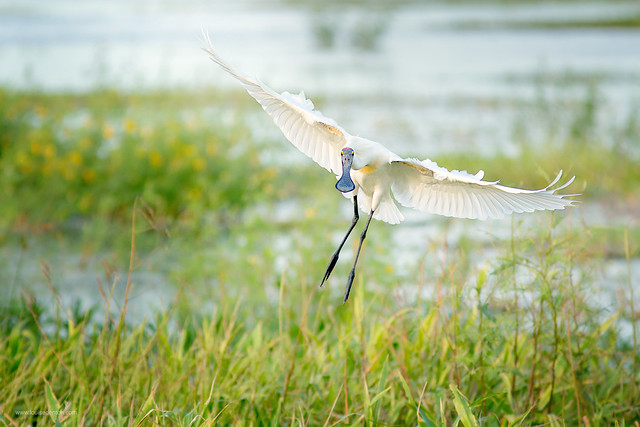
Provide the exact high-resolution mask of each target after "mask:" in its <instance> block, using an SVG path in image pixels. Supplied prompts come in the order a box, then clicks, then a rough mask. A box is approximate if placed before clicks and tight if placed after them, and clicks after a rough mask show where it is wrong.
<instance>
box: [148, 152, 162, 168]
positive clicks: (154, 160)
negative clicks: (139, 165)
mask: <svg viewBox="0 0 640 427" xmlns="http://www.w3.org/2000/svg"><path fill="white" fill-rule="evenodd" d="M149 163H150V164H151V166H153V167H154V168H159V167H160V166H162V165H163V163H164V160H162V155H161V154H160V153H158V152H157V151H154V152H153V153H151V155H150V156H149Z"/></svg>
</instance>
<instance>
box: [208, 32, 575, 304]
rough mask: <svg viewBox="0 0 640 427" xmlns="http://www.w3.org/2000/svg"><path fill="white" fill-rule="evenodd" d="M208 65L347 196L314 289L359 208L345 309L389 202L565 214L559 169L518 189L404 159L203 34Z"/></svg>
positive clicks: (393, 213)
mask: <svg viewBox="0 0 640 427" xmlns="http://www.w3.org/2000/svg"><path fill="white" fill-rule="evenodd" d="M204 39H205V43H206V45H207V46H206V47H204V48H203V50H204V51H205V52H207V53H208V54H209V57H210V59H211V60H212V61H213V62H215V63H216V64H218V65H220V67H222V69H224V70H225V71H226V72H228V73H229V74H231V75H232V76H233V77H235V78H236V79H238V81H239V82H240V84H241V85H242V86H244V88H245V89H246V90H247V91H248V92H249V95H251V96H252V97H253V98H255V99H256V101H258V102H259V103H260V105H262V108H263V109H264V110H265V111H266V112H267V114H269V115H270V116H271V117H272V118H273V121H274V122H275V124H276V125H278V127H279V128H280V130H282V133H283V134H284V135H285V137H286V138H287V139H288V140H289V141H290V142H291V143H292V144H293V145H294V146H296V148H298V149H299V150H300V151H302V152H303V153H304V154H306V155H307V156H309V157H311V158H312V159H313V160H314V161H315V162H316V163H318V164H319V165H320V166H322V167H323V168H325V169H327V170H328V171H330V172H333V173H334V174H336V176H337V177H338V182H337V183H336V188H337V189H338V190H339V191H341V192H342V193H343V194H344V195H345V197H350V198H353V220H352V222H351V226H350V227H349V230H348V231H347V234H346V235H345V236H344V238H343V239H342V242H341V243H340V245H339V246H338V249H337V250H336V251H335V252H334V254H333V255H332V257H331V260H330V261H329V264H328V266H327V269H326V271H325V274H324V277H323V278H322V282H321V283H320V286H322V285H323V284H324V282H325V281H326V280H327V279H328V278H329V275H330V274H331V272H332V271H333V268H334V267H335V265H336V262H337V261H338V257H339V255H340V251H341V250H342V247H343V246H344V244H345V242H346V241H347V238H348V237H349V235H350V234H351V231H352V230H353V228H354V227H355V225H356V223H357V222H358V219H359V215H358V207H359V208H360V209H362V210H363V211H364V212H366V213H368V214H369V219H368V220H367V224H366V225H365V227H364V230H363V231H362V234H361V236H360V243H359V245H358V250H357V252H356V256H355V259H354V262H353V267H352V268H351V272H350V273H349V277H348V280H347V287H346V291H345V294H344V302H345V303H346V301H347V299H348V298H349V293H350V292H351V286H352V284H353V280H354V278H355V270H356V264H357V262H358V257H359V256H360V250H361V248H362V243H363V242H364V239H365V237H366V234H367V230H368V229H369V224H370V223H371V218H375V219H377V220H380V221H384V222H387V223H389V224H398V223H400V222H402V220H403V219H404V217H403V216H402V213H401V212H400V210H399V209H398V206H397V205H396V203H395V202H394V198H395V200H396V201H398V202H399V203H400V204H401V205H403V206H406V207H410V208H414V209H418V210H420V211H423V212H427V213H433V214H438V215H444V216H449V217H456V218H471V219H482V220H485V219H497V218H502V217H504V216H505V215H508V214H511V213H513V212H517V213H522V212H533V211H536V210H555V209H564V208H565V207H567V206H571V205H572V204H573V201H572V200H568V199H566V198H565V197H568V196H575V194H569V195H566V194H565V195H562V194H555V193H556V191H558V190H561V189H563V188H565V187H567V186H568V185H569V184H571V183H572V182H573V180H574V178H575V177H573V178H571V179H570V180H569V181H568V182H567V183H565V184H564V185H562V186H560V187H558V188H555V189H553V190H552V189H551V187H552V186H553V185H555V184H556V183H557V182H558V180H559V179H560V177H561V176H562V170H561V171H560V172H559V173H558V175H557V176H556V178H555V179H554V180H553V182H552V183H551V184H549V185H548V186H547V187H545V188H542V189H540V190H524V189H521V188H512V187H505V186H503V185H499V184H498V181H483V180H482V178H483V176H484V171H479V172H478V173H476V174H475V175H472V174H470V173H468V172H466V171H457V170H453V171H449V170H447V169H445V168H443V167H440V166H438V165H437V164H436V163H435V162H433V161H431V160H429V159H426V160H418V159H415V158H402V157H400V156H398V155H397V154H395V153H393V152H391V151H389V150H388V149H387V148H386V147H384V146H383V145H382V144H379V143H377V142H375V141H371V140H368V139H365V138H361V137H359V136H354V135H351V134H349V133H348V132H347V131H346V130H344V129H343V128H342V127H341V126H340V125H338V124H337V123H336V122H335V120H333V119H330V118H328V117H325V116H324V115H323V114H322V113H321V112H320V111H318V110H315V109H314V106H313V103H312V102H311V100H309V99H307V98H305V96H304V92H300V94H298V95H293V94H291V93H289V92H283V93H277V92H276V91H274V90H273V89H271V88H270V87H269V86H267V85H265V84H264V83H262V82H261V81H260V80H258V79H256V78H252V77H249V76H246V75H244V74H242V73H240V72H239V71H237V70H235V69H234V68H232V67H231V66H230V65H229V64H227V63H226V62H225V61H224V60H223V59H222V58H221V57H220V56H219V55H218V54H217V53H216V52H215V51H214V50H213V46H212V44H211V40H210V38H209V36H208V34H206V33H204Z"/></svg>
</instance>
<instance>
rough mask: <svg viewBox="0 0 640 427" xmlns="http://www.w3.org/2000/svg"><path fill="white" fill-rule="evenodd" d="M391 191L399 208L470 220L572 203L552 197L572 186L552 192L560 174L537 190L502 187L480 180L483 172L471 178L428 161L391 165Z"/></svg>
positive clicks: (408, 160) (407, 160)
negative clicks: (403, 207) (399, 204)
mask: <svg viewBox="0 0 640 427" xmlns="http://www.w3.org/2000/svg"><path fill="white" fill-rule="evenodd" d="M390 166H391V168H392V173H391V175H392V176H393V179H392V183H391V189H392V191H393V195H394V196H395V198H396V200H398V202H400V203H401V204H402V205H404V206H407V207H411V208H415V209H418V210H421V211H423V212H428V213H434V214H438V215H444V216H452V217H457V218H470V219H476V218H477V219H487V218H492V219H497V218H502V217H504V216H505V215H508V214H510V213H513V212H518V213H521V212H533V211H536V210H555V209H564V208H565V207H567V206H571V205H572V204H573V201H571V200H567V199H565V197H567V196H573V195H560V194H555V192H556V191H558V190H561V189H563V188H565V187H567V186H568V185H569V184H571V183H572V182H573V180H574V178H575V177H574V178H571V179H570V180H569V181H568V182H567V183H565V184H564V185H562V186H560V187H558V188H555V189H553V190H551V189H550V188H551V187H552V186H553V185H554V184H556V183H557V182H558V180H559V179H560V177H561V176H562V171H560V173H558V176H557V177H556V179H554V180H553V182H552V183H551V184H549V185H548V186H547V187H545V188H543V189H540V190H523V189H520V188H512V187H505V186H503V185H499V184H498V183H497V181H494V182H489V181H482V177H483V176H484V172H483V171H480V172H478V173H477V174H476V175H471V174H469V173H467V172H466V171H448V170H447V169H445V168H442V167H440V166H438V165H437V164H436V163H435V162H432V161H431V160H424V161H420V160H417V159H403V160H399V161H394V162H392V163H391V165H390Z"/></svg>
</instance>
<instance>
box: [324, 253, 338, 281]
mask: <svg viewBox="0 0 640 427" xmlns="http://www.w3.org/2000/svg"><path fill="white" fill-rule="evenodd" d="M339 255H340V253H339V252H337V251H336V252H334V254H333V255H332V256H331V261H329V265H327V269H326V270H325V272H324V277H323V278H322V282H320V287H322V285H324V282H326V281H327V279H328V278H329V276H331V272H332V271H333V268H334V267H335V266H336V263H337V262H338V256H339Z"/></svg>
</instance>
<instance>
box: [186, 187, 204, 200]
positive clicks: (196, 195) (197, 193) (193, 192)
mask: <svg viewBox="0 0 640 427" xmlns="http://www.w3.org/2000/svg"><path fill="white" fill-rule="evenodd" d="M187 197H189V199H191V200H193V201H195V200H200V198H201V197H202V190H200V189H199V188H191V189H190V190H189V191H188V192H187Z"/></svg>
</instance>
